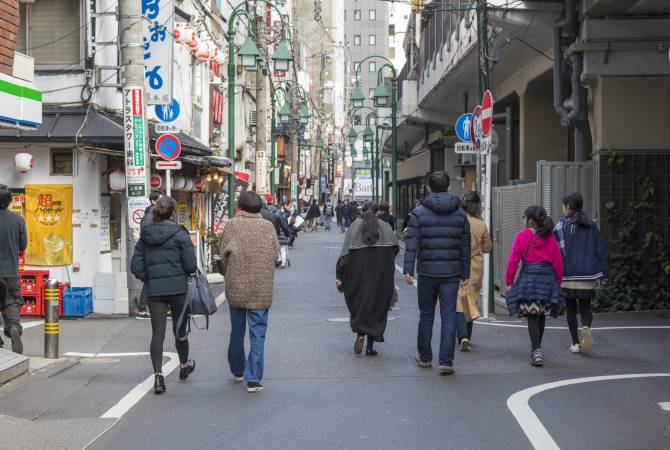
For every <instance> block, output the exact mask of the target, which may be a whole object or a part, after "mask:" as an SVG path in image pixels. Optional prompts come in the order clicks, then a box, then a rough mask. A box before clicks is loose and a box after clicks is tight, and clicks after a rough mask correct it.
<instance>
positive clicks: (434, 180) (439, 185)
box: [428, 170, 449, 192]
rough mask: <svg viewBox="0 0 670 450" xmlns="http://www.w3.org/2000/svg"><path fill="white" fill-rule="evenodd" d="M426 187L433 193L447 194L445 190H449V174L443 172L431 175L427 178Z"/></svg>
mask: <svg viewBox="0 0 670 450" xmlns="http://www.w3.org/2000/svg"><path fill="white" fill-rule="evenodd" d="M428 186H430V190H431V191H433V192H447V189H449V174H448V173H447V172H445V171H443V170H440V171H437V172H433V173H431V174H430V176H429V177H428Z"/></svg>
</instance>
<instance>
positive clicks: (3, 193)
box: [0, 184, 28, 354]
mask: <svg viewBox="0 0 670 450" xmlns="http://www.w3.org/2000/svg"><path fill="white" fill-rule="evenodd" d="M11 202H12V192H11V190H10V189H9V187H7V186H6V185H4V184H0V242H2V244H1V245H0V313H1V314H2V321H3V328H4V334H5V336H6V337H8V338H9V339H11V341H12V351H13V352H14V353H19V354H22V353H23V341H22V340H21V335H22V334H23V327H21V313H20V310H21V305H23V299H22V297H21V280H20V279H19V253H20V252H23V251H25V249H26V247H27V246H28V234H27V233H26V223H25V222H24V220H23V218H22V217H21V216H19V215H18V214H16V213H14V212H12V211H10V210H9V209H8V208H9V204H10V203H11ZM3 346H4V342H3V341H2V338H0V348H3Z"/></svg>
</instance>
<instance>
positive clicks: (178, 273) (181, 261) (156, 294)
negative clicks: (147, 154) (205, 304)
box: [131, 197, 198, 394]
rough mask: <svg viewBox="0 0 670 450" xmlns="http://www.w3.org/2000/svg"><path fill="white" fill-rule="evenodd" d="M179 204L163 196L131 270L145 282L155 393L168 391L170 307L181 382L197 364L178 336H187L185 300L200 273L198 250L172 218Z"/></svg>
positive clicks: (156, 207) (187, 315) (138, 245)
mask: <svg viewBox="0 0 670 450" xmlns="http://www.w3.org/2000/svg"><path fill="white" fill-rule="evenodd" d="M176 209H177V202H175V200H174V199H173V198H172V197H162V198H161V199H160V200H159V201H158V202H157V203H156V205H155V206H154V208H153V211H152V214H153V223H152V224H150V225H147V226H146V227H144V228H143V229H142V234H141V236H140V240H139V242H138V243H137V245H136V246H135V254H134V255H133V259H132V262H131V270H132V272H133V274H134V275H135V277H136V278H137V279H139V280H141V281H143V282H144V287H145V289H146V290H147V297H148V299H149V302H148V303H149V311H150V313H151V329H152V337H151V363H152V364H153V368H154V374H155V375H156V380H155V383H154V392H156V393H157V394H160V393H163V392H165V378H164V377H163V374H162V371H161V366H162V364H163V341H164V340H165V327H166V324H167V312H168V307H169V308H170V310H171V312H172V317H173V318H174V320H173V321H172V331H173V333H174V335H175V345H176V347H177V353H179V362H180V363H181V364H180V370H179V379H180V380H185V379H186V378H188V376H189V374H190V373H191V372H193V370H194V369H195V361H193V360H189V359H188V340H186V339H185V340H184V341H180V340H179V339H178V338H177V337H178V336H182V337H183V336H185V335H186V326H187V324H188V322H189V314H188V312H187V313H186V315H185V316H184V320H183V321H182V324H181V327H180V329H179V330H177V329H176V327H177V320H176V318H177V317H179V314H180V313H181V311H182V309H183V307H184V301H185V299H186V291H187V288H188V277H189V275H191V274H193V273H195V272H196V271H197V270H198V263H197V260H196V256H195V249H194V247H193V243H192V242H191V238H190V236H189V235H188V232H187V231H186V229H185V228H184V227H182V226H180V225H177V224H176V223H175V222H174V221H173V220H172V219H173V217H174V214H175V210H176Z"/></svg>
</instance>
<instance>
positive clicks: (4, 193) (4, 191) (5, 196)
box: [0, 184, 12, 209]
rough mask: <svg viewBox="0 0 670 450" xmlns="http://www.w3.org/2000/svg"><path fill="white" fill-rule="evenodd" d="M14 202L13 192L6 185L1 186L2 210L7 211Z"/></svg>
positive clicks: (0, 205)
mask: <svg viewBox="0 0 670 450" xmlns="http://www.w3.org/2000/svg"><path fill="white" fill-rule="evenodd" d="M11 202H12V191H10V190H9V187H7V185H6V184H0V209H7V207H8V206H9V204H10V203H11Z"/></svg>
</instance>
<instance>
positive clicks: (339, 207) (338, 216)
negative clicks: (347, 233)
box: [335, 200, 344, 233]
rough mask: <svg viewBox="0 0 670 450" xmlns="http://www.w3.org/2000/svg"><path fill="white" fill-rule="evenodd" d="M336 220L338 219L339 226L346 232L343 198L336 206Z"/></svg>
mask: <svg viewBox="0 0 670 450" xmlns="http://www.w3.org/2000/svg"><path fill="white" fill-rule="evenodd" d="M335 220H336V221H337V226H338V227H339V228H340V230H342V232H343V233H344V228H343V226H342V200H338V201H337V206H335Z"/></svg>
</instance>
